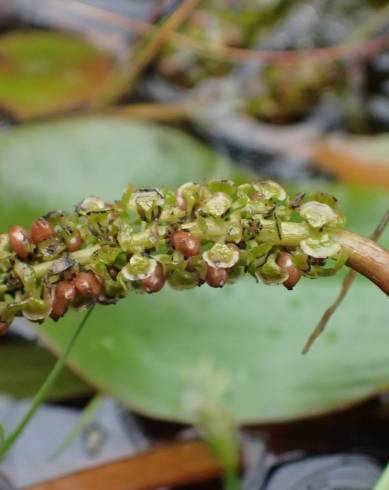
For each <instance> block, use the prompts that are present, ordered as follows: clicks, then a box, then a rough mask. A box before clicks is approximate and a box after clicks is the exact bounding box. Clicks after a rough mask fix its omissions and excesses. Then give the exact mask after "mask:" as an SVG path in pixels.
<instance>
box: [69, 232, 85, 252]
mask: <svg viewBox="0 0 389 490" xmlns="http://www.w3.org/2000/svg"><path fill="white" fill-rule="evenodd" d="M81 245H82V238H81V235H80V232H79V231H78V230H76V231H75V232H74V233H73V235H72V236H71V237H70V238H69V239H68V240H67V242H66V249H67V251H68V252H76V251H77V250H80V248H81Z"/></svg>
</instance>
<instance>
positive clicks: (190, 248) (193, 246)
mask: <svg viewBox="0 0 389 490" xmlns="http://www.w3.org/2000/svg"><path fill="white" fill-rule="evenodd" d="M172 244H173V247H174V248H175V249H176V250H177V251H178V252H181V253H182V255H184V256H185V257H193V256H194V255H198V254H199V253H200V240H199V239H198V238H196V237H195V236H193V235H192V233H189V232H188V231H182V230H178V231H175V232H174V233H173V235H172Z"/></svg>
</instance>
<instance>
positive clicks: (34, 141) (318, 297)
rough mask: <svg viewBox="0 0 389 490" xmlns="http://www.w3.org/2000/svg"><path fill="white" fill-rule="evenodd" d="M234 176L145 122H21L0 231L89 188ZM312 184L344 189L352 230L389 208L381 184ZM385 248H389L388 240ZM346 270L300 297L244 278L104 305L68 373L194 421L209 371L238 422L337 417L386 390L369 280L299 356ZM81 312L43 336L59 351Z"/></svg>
mask: <svg viewBox="0 0 389 490" xmlns="http://www.w3.org/2000/svg"><path fill="white" fill-rule="evenodd" d="M234 174H235V170H234V169H233V168H232V167H230V166H228V165H227V164H226V162H224V161H221V160H220V159H218V158H216V157H215V156H214V155H213V153H212V152H210V151H208V150H207V149H206V148H204V147H203V146H202V145H200V144H198V143H196V142H195V141H194V140H193V139H191V138H189V137H188V136H185V135H183V134H182V133H180V132H178V131H176V130H169V129H163V128H161V127H158V126H155V125H151V124H137V123H129V122H125V121H120V120H116V119H113V118H94V119H78V120H73V121H72V120H67V121H63V122H57V123H51V124H41V125H33V126H30V127H28V126H26V127H24V128H20V129H16V130H13V131H11V132H9V133H8V134H5V135H3V137H2V138H0V182H1V183H0V191H1V192H0V209H1V222H2V228H4V229H5V228H6V227H7V226H8V225H9V224H11V223H16V222H19V223H20V224H22V225H28V223H29V220H31V218H32V217H34V216H37V215H39V214H40V213H43V212H45V211H47V210H49V209H52V208H55V207H65V208H68V209H69V208H70V207H71V206H72V205H73V204H74V203H76V202H78V201H80V200H81V199H82V198H83V197H85V196H87V195H90V194H95V195H100V196H101V197H103V198H104V199H107V200H109V199H112V198H114V197H117V196H119V195H120V193H121V190H122V188H123V187H124V186H125V185H126V184H127V183H129V182H131V183H132V184H133V185H135V186H154V185H163V184H166V185H170V186H173V187H174V186H177V185H179V184H182V183H183V182H186V181H201V180H203V179H205V178H214V177H215V176H219V177H220V176H223V177H226V178H231V177H234ZM316 187H317V188H318V189H322V190H328V191H329V192H331V193H333V194H334V195H336V196H337V197H338V198H339V201H340V205H341V207H342V209H343V210H344V211H345V213H346V216H347V217H348V226H349V227H350V228H351V229H353V230H355V231H359V232H361V233H363V234H369V233H370V232H371V231H372V230H373V228H374V227H375V225H376V224H377V222H378V221H379V219H380V217H381V215H382V214H383V213H384V211H385V210H386V208H387V206H388V196H387V193H384V192H379V191H377V190H369V189H364V188H345V187H340V186H332V187H329V186H326V184H325V183H321V184H318V185H316V186H315V189H310V190H316ZM302 190H304V189H302ZM305 190H306V189H305ZM382 242H383V243H386V245H388V244H389V233H388V232H386V234H385V236H384V237H383V240H382ZM341 275H342V274H340V275H339V276H337V277H335V278H323V279H317V280H315V281H311V280H308V279H305V280H303V281H301V282H300V283H299V284H298V286H297V287H296V288H295V290H294V291H293V292H290V291H286V290H285V289H284V288H283V287H282V286H264V285H259V284H256V283H255V281H254V280H253V279H250V278H247V279H246V280H242V281H241V282H238V283H237V284H234V285H232V286H228V287H226V288H224V289H222V290H219V289H216V290H215V289H211V288H208V287H205V286H204V287H202V288H198V289H195V290H187V291H181V292H177V291H174V290H171V289H169V288H168V287H166V288H165V289H164V290H163V291H162V292H161V293H158V294H155V295H144V296H142V295H130V296H129V297H128V298H126V299H124V300H122V301H121V302H119V303H118V304H117V305H115V306H104V307H103V306H101V307H97V308H96V310H95V311H94V313H93V315H92V317H91V319H90V322H89V323H88V324H87V325H86V327H85V329H84V331H83V332H82V334H81V336H80V338H79V339H78V342H77V345H76V346H75V348H74V351H73V352H72V354H71V356H70V365H71V366H72V367H73V368H74V369H75V370H76V371H77V372H79V373H82V375H83V377H84V378H85V379H87V380H90V381H91V382H92V383H93V384H95V385H97V386H98V387H100V388H102V389H103V390H105V391H107V392H109V393H112V394H113V395H115V396H116V397H117V398H118V399H120V400H122V401H123V402H124V403H126V404H127V405H129V406H130V407H132V408H134V409H136V410H138V411H140V412H143V413H146V414H149V415H152V416H155V417H159V418H163V419H170V420H182V421H185V420H193V407H192V406H191V403H190V402H189V401H188V400H191V399H193V394H194V393H195V394H196V392H197V391H201V389H202V388H201V387H199V386H198V379H199V373H202V372H204V371H207V369H208V367H209V369H210V371H211V372H216V373H217V376H216V378H217V379H216V382H215V383H216V384H215V383H214V380H212V383H211V384H212V387H214V388H212V392H214V393H217V398H218V400H219V401H221V402H222V404H223V406H224V407H226V409H227V410H229V411H230V412H231V413H232V414H233V415H234V416H235V417H236V418H237V420H239V421H240V422H266V421H280V420H290V419H296V418H301V417H304V416H307V415H313V414H318V413H325V412H328V411H332V410H336V409H340V408H342V407H344V406H347V405H350V404H352V403H355V402H357V401H359V400H361V399H364V398H366V397H369V396H371V395H373V394H375V393H377V392H380V391H382V390H384V389H386V388H387V387H389V350H388V348H387V345H388V342H389V329H388V326H389V322H388V320H389V308H388V302H387V297H385V296H384V294H383V293H382V292H381V291H380V290H378V289H377V288H376V287H375V286H373V285H372V284H371V283H369V281H367V280H366V279H364V278H359V279H358V280H357V281H356V283H355V285H354V286H353V289H352V291H351V292H350V294H349V295H348V297H347V298H346V300H345V302H344V304H343V305H342V307H341V308H340V309H339V311H338V312H337V314H336V316H335V318H334V319H333V320H332V321H331V324H330V325H329V328H328V330H327V332H326V333H325V334H324V335H323V336H322V337H321V338H320V339H319V340H318V342H317V343H316V344H315V346H314V348H313V349H312V351H311V352H310V354H309V355H307V356H302V355H301V354H300V352H301V349H302V347H303V344H304V342H305V340H306V338H307V336H308V334H309V333H310V332H311V330H312V328H313V327H314V325H315V324H316V323H317V321H318V319H319V317H320V315H321V313H322V311H323V310H324V308H325V307H326V306H327V305H328V304H329V303H330V302H332V300H333V299H334V297H335V296H336V294H337V292H338V288H339V285H340V281H341ZM78 318H79V314H78V313H71V314H68V315H67V316H66V317H65V318H64V319H63V320H61V321H60V322H59V323H58V324H55V323H54V322H51V321H49V322H47V323H46V324H45V325H44V326H42V327H39V330H40V332H41V334H42V336H43V337H44V338H45V339H46V340H48V342H49V343H50V345H51V346H52V349H53V350H54V351H60V350H61V349H62V348H63V347H64V346H65V345H66V343H67V342H68V341H69V338H70V337H71V335H72V333H73V330H74V328H75V325H76V323H77V319H78ZM207 366H208V367H207ZM208 382H210V380H209V379H208V378H207V377H206V378H205V379H204V383H208ZM220 387H221V389H219V388H220Z"/></svg>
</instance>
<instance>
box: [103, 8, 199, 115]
mask: <svg viewBox="0 0 389 490" xmlns="http://www.w3.org/2000/svg"><path fill="white" fill-rule="evenodd" d="M200 1H201V0H183V1H182V2H181V4H180V5H179V6H178V7H177V8H176V9H175V10H174V12H173V13H172V14H171V15H170V16H169V17H168V18H167V19H166V20H164V21H163V22H162V24H161V25H159V26H153V27H152V28H151V29H149V30H148V31H146V32H145V35H144V37H143V38H142V39H141V40H140V41H139V42H138V43H137V45H136V46H135V47H134V49H133V50H132V53H134V54H131V56H130V57H129V59H128V60H127V62H126V63H124V65H123V66H124V69H123V71H122V72H121V73H120V72H119V71H117V72H115V73H113V74H112V77H111V80H110V81H108V82H107V84H106V86H105V87H104V88H103V90H102V91H100V92H99V93H98V94H96V97H95V102H94V104H93V105H94V106H104V105H107V104H108V103H110V102H111V101H112V100H115V99H117V98H118V97H119V96H120V95H121V94H122V93H124V92H127V91H128V90H129V89H130V88H131V86H132V85H133V84H134V83H135V81H136V80H137V79H138V77H139V75H140V74H141V73H142V72H143V70H144V69H145V68H146V67H147V66H148V64H149V63H150V62H151V61H152V60H153V58H154V57H155V56H156V54H157V53H158V52H159V50H160V49H161V48H162V47H163V46H164V45H165V44H166V42H167V41H168V40H169V38H170V36H171V34H172V32H174V30H175V29H177V28H178V27H179V26H180V25H181V24H182V23H183V22H184V21H185V20H186V19H187V17H188V16H189V15H190V13H191V12H192V10H193V9H194V8H195V7H196V5H198V3H199V2H200ZM146 37H147V38H148V39H145V38H146Z"/></svg>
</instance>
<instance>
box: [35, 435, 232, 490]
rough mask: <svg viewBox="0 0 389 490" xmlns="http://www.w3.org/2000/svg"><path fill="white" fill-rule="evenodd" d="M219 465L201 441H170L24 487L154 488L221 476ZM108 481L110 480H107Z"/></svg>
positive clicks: (43, 489) (58, 489)
mask: <svg viewBox="0 0 389 490" xmlns="http://www.w3.org/2000/svg"><path fill="white" fill-rule="evenodd" d="M221 473H222V470H221V468H220V465H219V464H218V462H217V461H216V459H215V458H214V456H213V455H212V453H211V451H210V450H209V449H208V448H207V447H206V446H205V444H204V443H202V442H199V441H189V442H179V443H172V444H168V445H165V446H161V447H156V448H153V449H151V450H149V451H147V452H145V453H143V454H139V455H137V456H134V457H131V458H127V459H123V460H121V461H115V462H113V463H110V464H106V465H102V466H99V467H97V468H92V469H89V470H85V471H81V472H78V473H74V474H70V475H67V476H63V477H62V478H58V479H56V480H51V481H48V482H43V483H38V484H36V485H33V486H31V487H28V489H27V490H65V489H66V490H67V489H71V488H79V489H85V490H86V489H92V488H93V490H105V489H106V488H107V486H109V488H110V490H153V489H155V488H160V487H165V486H168V487H173V488H175V487H177V486H181V485H185V484H190V483H195V482H197V483H199V482H203V481H206V480H208V479H212V478H217V477H219V476H221ZM108 482H109V483H108Z"/></svg>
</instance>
